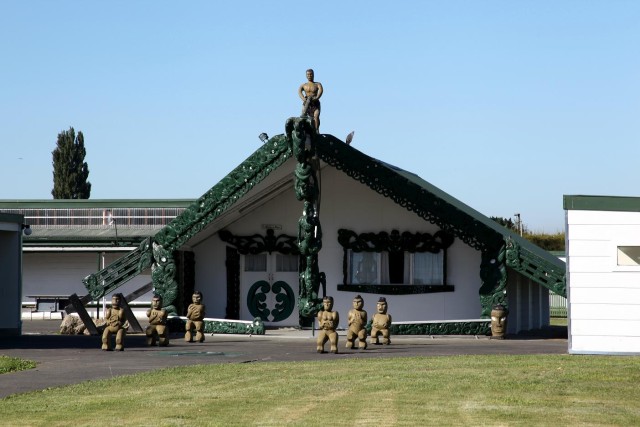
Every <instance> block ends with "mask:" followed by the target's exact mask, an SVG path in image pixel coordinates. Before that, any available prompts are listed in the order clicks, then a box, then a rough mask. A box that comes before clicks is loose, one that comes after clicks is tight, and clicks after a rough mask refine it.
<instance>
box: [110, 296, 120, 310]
mask: <svg viewBox="0 0 640 427" xmlns="http://www.w3.org/2000/svg"><path fill="white" fill-rule="evenodd" d="M120 302H121V301H120V295H113V296H112V297H111V308H116V309H117V308H120Z"/></svg>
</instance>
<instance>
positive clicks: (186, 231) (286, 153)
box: [154, 134, 565, 287]
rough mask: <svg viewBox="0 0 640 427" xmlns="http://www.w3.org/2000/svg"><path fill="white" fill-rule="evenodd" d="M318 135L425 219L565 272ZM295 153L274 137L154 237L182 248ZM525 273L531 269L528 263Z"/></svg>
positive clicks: (482, 221)
mask: <svg viewBox="0 0 640 427" xmlns="http://www.w3.org/2000/svg"><path fill="white" fill-rule="evenodd" d="M315 138H317V139H316V147H317V150H318V154H319V156H320V157H321V158H322V160H323V161H325V162H326V163H328V164H330V165H331V166H333V167H335V168H336V169H338V170H341V171H342V172H344V173H345V174H347V175H348V176H350V177H351V178H352V179H355V180H357V181H359V182H361V183H363V184H365V185H367V186H369V187H370V188H371V189H372V190H374V191H376V192H378V193H380V194H383V195H384V196H385V197H389V198H391V199H392V200H393V201H394V202H395V203H397V204H399V205H400V206H402V207H404V208H405V209H407V210H410V211H414V212H416V213H417V214H418V215H419V216H421V217H422V218H423V219H425V220H426V221H429V222H431V223H435V224H437V225H439V226H440V227H441V228H442V229H444V230H445V231H449V232H452V233H453V234H454V235H455V236H457V237H458V238H460V239H461V240H462V241H464V242H465V243H466V244H468V245H470V246H472V247H474V248H476V249H478V250H483V251H484V250H491V251H494V250H498V249H499V248H500V247H501V246H503V245H505V244H507V243H508V242H515V243H517V246H519V247H520V248H521V249H522V252H523V253H524V254H528V255H527V258H529V259H530V261H529V262H530V263H533V264H534V265H535V264H538V265H539V266H540V267H541V268H543V269H546V268H548V267H550V266H551V270H556V272H564V271H565V263H564V262H562V261H561V260H560V259H558V258H557V257H555V256H553V255H551V254H550V253H549V252H547V251H545V250H543V249H542V248H540V247H538V246H536V245H534V244H533V243H531V242H529V241H528V240H526V239H524V238H522V237H520V236H519V235H518V234H516V233H513V232H512V231H510V230H508V229H507V228H505V227H503V226H501V225H500V224H498V223H496V222H495V221H493V220H492V219H490V218H488V217H487V216H485V215H483V214H481V213H480V212H478V211H476V210H474V209H472V208H471V207H469V206H468V205H466V204H464V203H462V202H461V201H459V200H457V199H456V198H454V197H452V196H450V195H449V194H447V193H445V192H444V191H442V190H440V189H439V188H437V187H435V186H433V185H432V184H430V183H428V182H427V181H425V180H423V179H422V178H420V177H419V176H418V175H416V174H413V173H410V172H407V171H404V170H402V169H400V168H397V167H395V166H392V165H389V164H386V163H384V162H381V161H379V160H376V159H374V158H372V157H369V156H367V155H366V154H364V153H362V152H360V151H358V150H357V149H355V148H353V147H351V146H349V145H347V144H345V143H344V142H343V141H341V140H339V139H337V138H336V137H334V136H332V135H328V134H324V135H316V136H315ZM290 156H291V151H290V147H289V146H288V143H287V141H286V137H285V136H284V135H278V136H276V137H273V138H271V139H270V140H269V141H267V143H265V144H264V145H263V146H261V147H259V148H258V149H257V150H256V151H255V152H254V153H253V154H252V155H251V156H249V158H247V159H246V160H245V161H244V162H242V163H241V164H240V165H238V166H237V167H236V168H235V169H234V170H233V171H231V172H230V173H229V174H228V175H227V176H225V177H224V178H223V179H222V180H221V181H219V182H218V183H217V184H216V185H214V186H213V187H212V188H211V189H210V190H209V191H208V192H207V193H205V194H204V195H203V196H201V197H200V198H199V199H198V200H197V201H195V202H193V203H192V204H191V206H189V208H187V209H186V210H185V211H184V212H183V213H182V214H181V215H179V216H178V217H176V218H175V219H174V220H173V221H172V222H171V223H169V224H168V225H167V226H165V227H164V228H162V229H161V230H160V231H158V233H156V235H155V236H154V240H155V241H156V242H158V243H159V244H160V245H162V246H163V247H164V248H165V249H171V250H174V249H178V248H179V247H180V246H181V245H183V244H184V243H186V242H187V241H188V240H189V239H190V238H191V237H193V236H194V235H196V234H198V233H199V232H200V231H202V230H203V229H204V228H205V227H206V226H207V225H208V224H209V223H211V222H212V221H214V220H215V219H216V218H217V217H218V216H219V215H221V214H222V213H224V212H225V211H226V210H227V209H229V208H230V207H231V206H233V205H234V204H235V203H237V202H238V201H239V200H240V199H242V197H243V196H244V195H245V194H246V192H247V191H248V190H249V189H250V188H252V187H253V186H254V185H256V184H257V183H258V182H260V181H262V180H263V179H264V178H266V176H268V175H269V174H270V173H271V172H273V171H274V170H275V169H277V168H278V167H280V166H281V165H282V164H283V163H284V161H285V160H286V159H287V158H289V157H290ZM518 271H520V270H518ZM521 272H524V273H527V270H526V269H525V267H523V268H522V271H521ZM528 277H531V278H532V279H533V280H534V281H536V282H538V283H539V284H540V285H543V286H546V287H549V284H548V283H546V282H545V281H544V280H541V279H540V278H539V277H536V276H535V275H528ZM563 280H564V279H563Z"/></svg>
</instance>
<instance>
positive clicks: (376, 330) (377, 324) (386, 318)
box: [371, 297, 391, 344]
mask: <svg viewBox="0 0 640 427" xmlns="http://www.w3.org/2000/svg"><path fill="white" fill-rule="evenodd" d="M387 308H388V307H387V299H386V298H385V297H380V299H379V300H378V303H377V304H376V309H377V311H378V312H377V313H376V314H374V315H373V319H372V326H371V344H379V342H378V335H382V344H391V338H390V335H391V332H390V331H389V328H391V315H390V314H387Z"/></svg>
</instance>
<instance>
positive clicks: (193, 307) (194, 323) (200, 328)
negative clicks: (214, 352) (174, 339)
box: [184, 291, 205, 342]
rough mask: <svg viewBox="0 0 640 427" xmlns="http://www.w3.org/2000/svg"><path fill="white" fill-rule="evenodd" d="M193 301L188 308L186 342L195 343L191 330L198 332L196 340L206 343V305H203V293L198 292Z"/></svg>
mask: <svg viewBox="0 0 640 427" xmlns="http://www.w3.org/2000/svg"><path fill="white" fill-rule="evenodd" d="M191 300H192V301H193V303H192V304H189V308H187V325H186V331H187V332H186V333H185V334H184V340H185V341H186V342H193V335H192V332H191V329H195V330H196V337H195V340H196V341H197V342H203V341H204V316H205V312H204V308H205V307H204V304H202V292H200V291H196V292H194V293H193V296H192V297H191Z"/></svg>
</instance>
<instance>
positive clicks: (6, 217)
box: [0, 212, 24, 224]
mask: <svg viewBox="0 0 640 427" xmlns="http://www.w3.org/2000/svg"><path fill="white" fill-rule="evenodd" d="M0 221H3V222H13V223H16V224H22V223H23V222H24V216H23V215H20V214H10V213H2V212H0Z"/></svg>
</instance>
